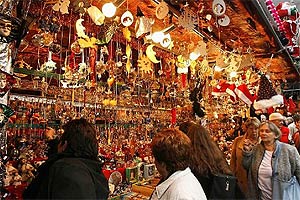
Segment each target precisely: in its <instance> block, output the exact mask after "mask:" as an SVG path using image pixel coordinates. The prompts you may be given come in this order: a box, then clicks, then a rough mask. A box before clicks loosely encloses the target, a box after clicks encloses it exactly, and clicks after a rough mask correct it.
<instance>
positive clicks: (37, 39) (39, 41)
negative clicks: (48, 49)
mask: <svg viewBox="0 0 300 200" xmlns="http://www.w3.org/2000/svg"><path fill="white" fill-rule="evenodd" d="M43 39H44V38H43V36H42V35H41V34H35V35H34V36H32V39H31V43H32V44H33V45H34V46H36V47H42V46H44V42H43Z"/></svg>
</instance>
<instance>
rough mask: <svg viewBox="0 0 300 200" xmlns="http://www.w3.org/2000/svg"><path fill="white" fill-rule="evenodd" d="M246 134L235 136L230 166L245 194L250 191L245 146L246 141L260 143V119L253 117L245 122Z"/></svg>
mask: <svg viewBox="0 0 300 200" xmlns="http://www.w3.org/2000/svg"><path fill="white" fill-rule="evenodd" d="M243 125H244V127H245V132H246V133H245V135H243V136H239V137H237V138H235V140H234V142H233V145H232V152H231V159H230V168H231V170H232V172H233V174H234V175H235V176H236V178H237V180H238V185H239V187H240V189H241V191H242V193H243V194H246V193H247V191H248V182H247V171H246V170H245V168H244V167H243V164H242V159H243V146H244V142H245V141H248V142H251V143H252V144H253V145H255V144H257V143H258V127H259V125H260V121H259V120H258V119H257V118H256V117H251V118H248V119H247V120H246V122H245V123H244V124H243Z"/></svg>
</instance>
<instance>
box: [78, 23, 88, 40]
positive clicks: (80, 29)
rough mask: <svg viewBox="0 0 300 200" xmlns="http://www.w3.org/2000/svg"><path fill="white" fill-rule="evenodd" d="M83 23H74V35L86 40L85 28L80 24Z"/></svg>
mask: <svg viewBox="0 0 300 200" xmlns="http://www.w3.org/2000/svg"><path fill="white" fill-rule="evenodd" d="M83 21H84V19H78V20H77V21H76V25H75V27H76V33H77V36H78V37H80V38H88V36H87V35H86V34H85V27H84V26H83V25H82V22H83Z"/></svg>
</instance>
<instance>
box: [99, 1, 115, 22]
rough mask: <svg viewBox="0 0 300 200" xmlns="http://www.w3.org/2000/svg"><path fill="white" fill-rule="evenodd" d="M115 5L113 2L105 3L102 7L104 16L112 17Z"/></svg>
mask: <svg viewBox="0 0 300 200" xmlns="http://www.w3.org/2000/svg"><path fill="white" fill-rule="evenodd" d="M116 11H117V7H116V6H115V5H114V4H113V3H111V2H110V3H106V4H104V5H103V7H102V12H103V14H104V15H105V17H108V18H110V17H113V16H114V15H115V14H116Z"/></svg>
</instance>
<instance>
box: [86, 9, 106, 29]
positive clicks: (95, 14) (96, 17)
mask: <svg viewBox="0 0 300 200" xmlns="http://www.w3.org/2000/svg"><path fill="white" fill-rule="evenodd" d="M87 12H88V14H89V16H90V18H91V19H92V21H93V22H94V23H95V24H96V25H98V26H100V25H102V24H103V23H104V19H105V16H104V15H103V13H102V12H101V11H100V10H99V8H97V7H96V6H91V7H89V8H88V9H87Z"/></svg>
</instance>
